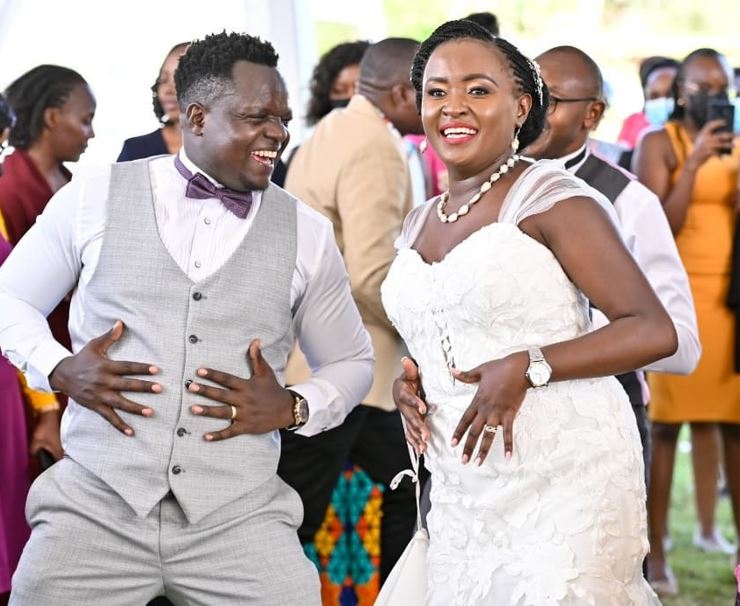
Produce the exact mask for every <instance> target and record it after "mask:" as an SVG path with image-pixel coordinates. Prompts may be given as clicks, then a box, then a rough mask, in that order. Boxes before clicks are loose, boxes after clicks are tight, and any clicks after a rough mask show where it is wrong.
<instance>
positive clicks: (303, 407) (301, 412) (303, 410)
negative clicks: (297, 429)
mask: <svg viewBox="0 0 740 606" xmlns="http://www.w3.org/2000/svg"><path fill="white" fill-rule="evenodd" d="M298 416H299V417H300V419H299V423H301V424H305V423H308V401H307V400H305V399H302V400H301V401H300V402H299V404H298Z"/></svg>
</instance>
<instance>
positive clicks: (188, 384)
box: [185, 379, 193, 389]
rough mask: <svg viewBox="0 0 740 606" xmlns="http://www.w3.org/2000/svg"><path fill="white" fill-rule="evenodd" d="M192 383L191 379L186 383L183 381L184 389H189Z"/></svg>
mask: <svg viewBox="0 0 740 606" xmlns="http://www.w3.org/2000/svg"><path fill="white" fill-rule="evenodd" d="M192 383H193V381H192V380H191V379H188V380H187V381H185V389H187V388H188V387H190V385H191V384H192Z"/></svg>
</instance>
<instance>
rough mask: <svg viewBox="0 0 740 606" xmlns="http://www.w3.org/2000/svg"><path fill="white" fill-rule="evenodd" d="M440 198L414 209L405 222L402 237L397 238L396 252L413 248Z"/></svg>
mask: <svg viewBox="0 0 740 606" xmlns="http://www.w3.org/2000/svg"><path fill="white" fill-rule="evenodd" d="M438 198H439V197H438V196H436V197H434V198H432V199H431V200H427V201H426V202H424V204H420V205H419V206H417V207H415V208H412V209H411V211H410V212H409V214H408V215H406V218H405V219H404V220H403V227H402V228H401V235H400V236H398V238H396V242H395V244H394V245H395V247H396V250H401V249H404V248H411V247H412V246H413V244H414V242H416V238H418V237H419V232H420V231H421V228H422V227H424V222H425V221H426V220H427V217H428V216H429V212H430V211H431V209H432V208H433V207H434V205H435V204H436V203H437V200H438Z"/></svg>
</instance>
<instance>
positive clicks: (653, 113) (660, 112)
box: [644, 97, 675, 126]
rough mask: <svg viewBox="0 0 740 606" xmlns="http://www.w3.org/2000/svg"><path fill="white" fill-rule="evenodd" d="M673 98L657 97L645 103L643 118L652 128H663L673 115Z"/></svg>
mask: <svg viewBox="0 0 740 606" xmlns="http://www.w3.org/2000/svg"><path fill="white" fill-rule="evenodd" d="M674 105H675V104H674V101H673V97H658V98H657V99H648V100H647V101H645V109H644V113H645V117H646V118H647V121H648V122H650V124H651V125H653V126H663V125H664V124H665V123H666V122H668V118H669V117H670V115H671V114H672V113H673V108H674Z"/></svg>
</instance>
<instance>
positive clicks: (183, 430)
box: [177, 427, 188, 438]
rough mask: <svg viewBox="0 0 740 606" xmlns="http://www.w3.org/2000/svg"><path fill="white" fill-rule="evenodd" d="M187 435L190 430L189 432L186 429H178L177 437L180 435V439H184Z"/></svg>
mask: <svg viewBox="0 0 740 606" xmlns="http://www.w3.org/2000/svg"><path fill="white" fill-rule="evenodd" d="M186 433H188V430H187V429H185V428H184V427H178V428H177V435H178V436H179V437H181V438H182V437H183V436H184V435H185V434H186Z"/></svg>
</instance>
